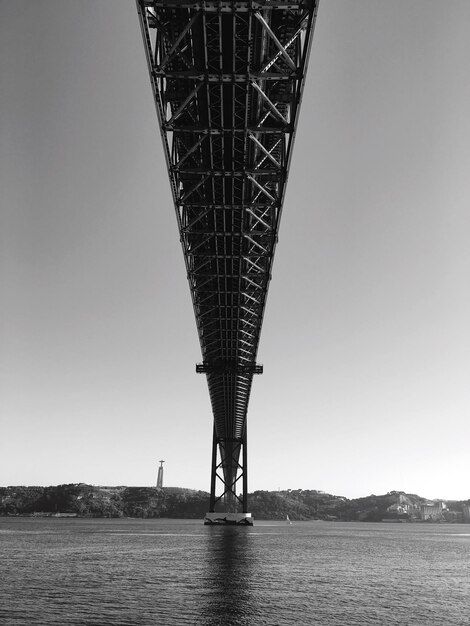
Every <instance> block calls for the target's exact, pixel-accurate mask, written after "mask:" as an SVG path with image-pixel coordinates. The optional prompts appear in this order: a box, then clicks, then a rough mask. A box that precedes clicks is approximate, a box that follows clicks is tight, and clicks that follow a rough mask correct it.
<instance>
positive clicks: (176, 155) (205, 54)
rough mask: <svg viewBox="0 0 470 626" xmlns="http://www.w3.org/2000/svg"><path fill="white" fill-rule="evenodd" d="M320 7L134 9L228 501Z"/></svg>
mask: <svg viewBox="0 0 470 626" xmlns="http://www.w3.org/2000/svg"><path fill="white" fill-rule="evenodd" d="M318 1H319V0H304V1H302V0H298V1H291V0H264V1H263V0H260V1H255V0H246V1H241V0H240V1H238V0H237V1H227V0H225V1H223V0H219V1H209V0H201V1H193V2H190V1H188V0H136V2H137V8H138V13H139V19H140V24H141V28H142V34H143V38H144V44H145V50H146V55H147V61H148V66H149V72H150V79H151V84H152V89H153V94H154V98H155V104H156V109H157V115H158V120H159V125H160V130H161V134H162V139H163V144H164V148H165V156H166V161H167V166H168V172H169V178H170V184H171V189H172V194H173V200H174V205H175V209H176V216H177V221H178V226H179V231H180V238H181V243H182V247H183V252H184V256H185V262H186V268H187V276H188V281H189V286H190V290H191V296H192V301H193V306H194V312H195V317H196V324H197V329H198V333H199V339H200V344H201V350H202V358H203V363H202V364H201V365H199V366H197V371H199V372H203V373H205V374H206V376H207V382H208V387H209V394H210V398H211V403H212V410H213V415H214V446H215V448H214V449H216V448H217V447H218V450H219V454H220V458H221V461H220V463H219V464H218V463H217V461H216V460H214V461H213V468H212V477H213V481H214V480H215V476H216V475H217V477H218V478H220V480H221V481H222V482H223V484H224V490H225V492H226V493H228V494H231V498H232V500H233V499H234V498H235V499H236V498H237V497H238V496H236V487H235V485H236V483H237V481H238V480H239V478H240V477H241V475H243V483H244V486H243V492H244V494H245V492H246V474H247V468H246V454H245V453H244V452H245V449H246V416H247V410H248V402H249V398H250V391H251V385H252V379H253V375H254V374H256V373H261V371H262V368H261V366H259V365H256V356H257V351H258V343H259V338H260V332H261V326H262V321H263V313H264V309H265V304H266V296H267V291H268V285H269V281H270V279H271V269H272V263H273V257H274V251H275V247H276V242H277V235H278V228H279V221H280V217H281V210H282V205H283V199H284V193H285V186H286V182H287V175H288V170H289V164H290V158H291V154H292V146H293V141H294V136H295V130H296V125H297V120H298V111H299V106H300V102H301V97H302V91H303V84H304V78H305V72H306V67H307V61H308V56H309V51H310V45H311V39H312V35H313V27H314V24H315V18H316V13H317V8H318ZM242 449H243V461H242V463H240V454H241V452H242ZM211 491H212V492H213V489H211ZM245 495H246V494H245ZM213 499H214V493H212V500H213ZM212 507H213V502H211V508H212ZM243 507H244V508H245V507H246V498H245V502H244V504H243Z"/></svg>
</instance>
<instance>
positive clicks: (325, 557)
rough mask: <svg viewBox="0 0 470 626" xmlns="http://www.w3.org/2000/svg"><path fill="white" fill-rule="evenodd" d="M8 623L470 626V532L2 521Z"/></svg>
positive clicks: (1, 607) (2, 608)
mask: <svg viewBox="0 0 470 626" xmlns="http://www.w3.org/2000/svg"><path fill="white" fill-rule="evenodd" d="M0 581H1V583H0V585H1V595H0V624H1V625H2V626H3V625H10V624H11V625H13V624H14V625H21V624H39V625H44V626H45V625H48V624H60V625H62V626H65V625H68V624H74V625H75V624H76V625H97V626H98V625H105V624H112V625H121V624H129V625H134V624H144V625H153V624H155V625H157V624H158V625H159V626H167V625H168V626H176V625H177V626H180V625H185V624H198V625H200V626H216V625H219V624H220V625H221V626H222V625H223V626H230V625H250V626H256V625H261V624H267V625H272V626H282V625H283V624H305V625H307V624H324V625H326V626H328V625H336V624H339V625H343V624H344V625H345V626H349V625H353V624H361V625H363V624H380V625H386V624H400V625H401V626H402V625H405V624H413V625H414V624H419V625H423V626H428V625H432V624H443V625H444V624H445V625H456V624H458V625H459V626H469V625H470V526H465V525H442V526H437V525H424V524H423V525H419V524H415V525H413V524H391V525H387V524H366V523H362V524H361V523H356V524H354V523H334V522H333V523H331V522H294V524H293V525H292V526H288V525H286V524H284V523H280V522H278V523H276V522H257V523H256V525H255V526H254V527H252V528H246V527H244V528H234V527H227V528H221V527H210V526H203V524H202V522H201V521H193V520H191V521H189V520H78V519H29V518H13V519H12V518H0Z"/></svg>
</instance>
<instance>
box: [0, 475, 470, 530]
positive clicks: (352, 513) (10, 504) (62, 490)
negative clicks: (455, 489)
mask: <svg viewBox="0 0 470 626" xmlns="http://www.w3.org/2000/svg"><path fill="white" fill-rule="evenodd" d="M248 502H249V509H248V510H249V511H250V512H251V513H252V514H253V515H254V517H255V518H256V519H270V520H275V519H285V517H286V515H289V517H290V518H291V519H293V520H309V519H321V520H339V521H364V522H377V521H382V520H384V521H397V520H403V521H405V520H410V521H447V522H462V521H470V506H469V505H470V500H467V501H458V502H450V501H447V502H445V503H443V502H442V501H434V502H429V501H428V500H427V499H426V498H422V497H421V496H418V495H415V494H405V493H404V492H399V491H392V492H389V493H387V494H385V495H381V496H376V495H370V496H367V497H364V498H357V499H353V500H349V499H348V498H344V497H342V496H335V495H331V494H328V493H324V492H322V491H316V490H302V489H298V490H290V489H289V490H287V491H255V492H254V493H251V494H249V496H248ZM208 506H209V494H208V493H206V492H204V491H195V490H193V489H183V488H181V487H165V488H164V489H156V488H155V487H122V486H121V487H95V486H92V485H86V484H83V483H79V484H71V485H57V486H55V487H0V515H3V516H5V515H42V516H43V515H58V514H64V515H73V516H77V517H141V518H155V517H169V518H188V519H191V518H194V519H200V518H202V517H204V514H205V513H206V511H207V510H208Z"/></svg>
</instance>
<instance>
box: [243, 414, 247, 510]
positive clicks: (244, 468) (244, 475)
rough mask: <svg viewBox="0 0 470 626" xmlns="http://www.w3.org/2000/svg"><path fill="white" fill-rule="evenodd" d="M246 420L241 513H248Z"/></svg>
mask: <svg viewBox="0 0 470 626" xmlns="http://www.w3.org/2000/svg"><path fill="white" fill-rule="evenodd" d="M247 438H248V437H247V432H246V422H245V429H244V431H243V452H242V459H243V513H248V452H247V449H246V442H247Z"/></svg>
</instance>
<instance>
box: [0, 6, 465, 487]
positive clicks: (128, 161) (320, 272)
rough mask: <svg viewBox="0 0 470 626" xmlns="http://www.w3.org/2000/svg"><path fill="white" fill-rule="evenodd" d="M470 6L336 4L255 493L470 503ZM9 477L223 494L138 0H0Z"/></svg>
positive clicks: (298, 164) (271, 367)
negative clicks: (161, 467)
mask: <svg viewBox="0 0 470 626" xmlns="http://www.w3.org/2000/svg"><path fill="white" fill-rule="evenodd" d="M469 32H470V2H469V1H468V0H446V2H445V3H444V4H443V3H442V1H441V0H394V1H393V2H390V1H389V0H322V1H321V3H320V10H319V15H318V21H317V26H316V31H315V37H314V43H313V48H312V55H311V60H310V65H309V73H308V79H307V85H306V89H305V94H304V100H303V107H302V112H301V116H300V121H299V130H298V136H297V140H296V145H295V149H294V157H293V160H292V166H291V173H290V177H289V183H288V190H287V195H286V199H285V203H284V212H283V220H282V224H281V229H280V239H279V245H278V247H277V252H276V260H275V263H274V271H273V280H272V283H271V287H270V293H269V297H268V303H267V309H266V316H265V321H264V327H263V332H262V336H261V342H260V350H259V361H260V362H261V363H263V364H264V368H265V373H264V374H263V376H257V377H255V378H254V384H253V390H252V397H251V402H250V408H249V414H248V443H249V445H248V454H249V467H250V474H249V489H250V491H251V490H255V489H278V488H281V489H287V488H293V489H296V488H303V489H321V490H324V491H327V492H330V493H336V494H339V495H344V496H347V497H356V496H361V495H367V494H370V493H377V494H379V493H385V492H387V491H389V490H392V489H397V490H404V491H408V492H412V493H419V494H420V495H423V496H426V497H428V498H437V497H442V498H470V483H469V481H468V476H469V460H468V445H469V440H470V419H469V418H470V384H469V374H470V326H469V324H470V322H469V320H470V294H469V277H470V211H469V205H470V176H469V172H470V116H469V110H470V37H469V36H468V33H469ZM0 93H1V106H0V208H1V235H0V236H1V269H0V280H1V290H0V298H1V300H0V308H1V350H0V367H1V370H0V376H1V378H0V384H1V390H0V393H1V399H0V400H1V405H0V411H1V412H0V421H1V427H0V435H1V436H0V485H15V484H29V485H32V484H36V485H50V484H58V483H70V482H88V483H92V484H108V485H120V484H121V485H122V484H125V485H152V484H155V481H156V475H157V466H158V463H157V461H158V460H159V459H165V461H166V464H165V484H166V485H172V486H185V487H191V488H197V489H204V490H209V479H210V456H211V437H212V415H211V407H210V401H209V395H208V391H207V385H206V380H205V377H204V376H201V375H199V376H198V375H196V374H195V367H194V366H195V363H196V362H198V361H199V360H200V348H199V344H198V340H197V333H196V326H195V321H194V316H193V311H192V306H191V300H190V294H189V288H188V284H187V281H186V275H185V269H184V262H183V254H182V251H181V248H180V243H179V236H178V232H177V225H176V219H175V217H174V210H173V206H172V201H171V196H170V187H169V183H168V178H167V172H166V168H165V165H164V159H163V151H162V146H161V140H160V135H159V131H158V126H157V118H156V114H155V110H154V104H153V99H152V95H151V91H150V86H149V79H148V75H147V67H146V62H145V57H144V50H143V44H142V40H141V35H140V30H139V26H138V21H137V16H136V9H135V5H134V2H133V1H132V0H99V1H98V0H75V1H73V2H72V1H70V0H69V1H67V0H41V2H38V0H0Z"/></svg>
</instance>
